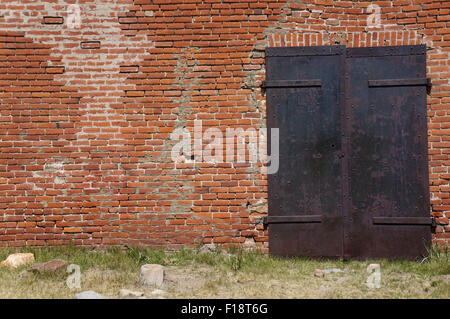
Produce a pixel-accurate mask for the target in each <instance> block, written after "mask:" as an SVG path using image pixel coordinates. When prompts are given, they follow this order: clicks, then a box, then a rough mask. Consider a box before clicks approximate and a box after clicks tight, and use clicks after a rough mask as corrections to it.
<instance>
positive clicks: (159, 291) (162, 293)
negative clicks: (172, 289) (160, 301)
mask: <svg viewBox="0 0 450 319" xmlns="http://www.w3.org/2000/svg"><path fill="white" fill-rule="evenodd" d="M165 293H166V292H165V291H164V290H161V289H155V290H153V291H152V295H164V294H165Z"/></svg>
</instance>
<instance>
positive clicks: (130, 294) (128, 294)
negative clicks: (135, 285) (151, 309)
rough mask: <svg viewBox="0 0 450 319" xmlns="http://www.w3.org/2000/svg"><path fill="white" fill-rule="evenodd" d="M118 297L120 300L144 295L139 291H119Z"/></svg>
mask: <svg viewBox="0 0 450 319" xmlns="http://www.w3.org/2000/svg"><path fill="white" fill-rule="evenodd" d="M119 296H120V297H121V298H140V297H144V293H143V292H141V291H132V290H128V289H120V291H119Z"/></svg>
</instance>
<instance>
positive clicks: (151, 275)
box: [140, 264, 164, 287]
mask: <svg viewBox="0 0 450 319" xmlns="http://www.w3.org/2000/svg"><path fill="white" fill-rule="evenodd" d="M140 279H141V284H142V285H144V286H149V287H161V286H162V284H163V283H164V267H163V266H161V265H158V264H146V265H143V266H142V267H141V277H140Z"/></svg>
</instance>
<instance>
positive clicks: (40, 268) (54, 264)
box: [28, 259, 67, 273]
mask: <svg viewBox="0 0 450 319" xmlns="http://www.w3.org/2000/svg"><path fill="white" fill-rule="evenodd" d="M66 267H67V261H65V260H62V259H53V260H50V261H48V262H46V263H37V264H34V265H33V266H31V267H30V268H29V269H28V270H31V271H34V272H39V273H45V272H52V273H55V272H58V271H63V270H65V269H66Z"/></svg>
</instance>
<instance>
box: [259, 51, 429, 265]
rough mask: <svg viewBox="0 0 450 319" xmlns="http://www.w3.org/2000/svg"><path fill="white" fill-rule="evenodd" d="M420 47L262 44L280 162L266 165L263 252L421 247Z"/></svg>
mask: <svg viewBox="0 0 450 319" xmlns="http://www.w3.org/2000/svg"><path fill="white" fill-rule="evenodd" d="M425 51H426V48H425V46H403V47H379V48H349V49H347V48H345V47H344V46H322V47H295V48H267V50H266V70H267V71H266V81H265V82H264V83H263V86H264V88H265V90H266V100H267V127H268V128H269V129H270V128H278V129H279V133H280V134H279V170H278V172H277V173H275V174H270V175H268V190H269V192H268V196H269V198H268V199H269V215H268V217H267V219H266V223H267V224H269V251H270V253H271V254H274V255H280V256H309V257H331V258H374V257H386V258H416V257H419V256H422V255H424V254H425V253H426V248H427V247H428V246H429V245H430V240H431V231H430V225H431V218H430V209H429V191H428V161H427V124H426V123H427V122H426V121H427V120H426V119H427V117H426V85H427V83H428V82H427V80H426V78H425V63H426V62H425V61H426V58H425ZM269 136H270V134H269ZM270 144H271V143H270V141H269V145H270ZM269 153H270V149H269Z"/></svg>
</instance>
